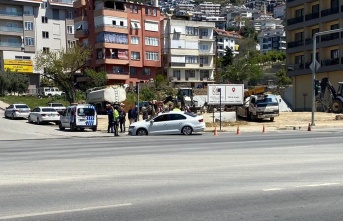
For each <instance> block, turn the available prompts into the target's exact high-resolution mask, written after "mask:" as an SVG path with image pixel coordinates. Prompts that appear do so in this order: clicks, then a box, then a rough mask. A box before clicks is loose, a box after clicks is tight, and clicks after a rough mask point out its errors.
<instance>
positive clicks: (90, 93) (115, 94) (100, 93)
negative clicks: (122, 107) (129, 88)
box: [86, 85, 126, 114]
mask: <svg viewBox="0 0 343 221" xmlns="http://www.w3.org/2000/svg"><path fill="white" fill-rule="evenodd" d="M86 96H87V98H86V101H87V103H89V104H92V105H94V106H95V109H96V111H97V113H98V114H106V104H114V103H121V102H124V101H125V100H126V90H125V88H124V87H122V86H120V85H109V86H105V87H97V88H92V89H89V90H87V93H86Z"/></svg>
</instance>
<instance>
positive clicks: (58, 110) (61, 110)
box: [47, 103, 66, 114]
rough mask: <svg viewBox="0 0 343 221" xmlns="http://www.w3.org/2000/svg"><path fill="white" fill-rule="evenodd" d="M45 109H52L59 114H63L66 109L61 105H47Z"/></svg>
mask: <svg viewBox="0 0 343 221" xmlns="http://www.w3.org/2000/svg"><path fill="white" fill-rule="evenodd" d="M47 107H52V108H54V109H55V110H56V111H57V112H58V113H59V114H63V112H64V111H65V109H66V107H65V106H64V105H63V104H61V103H48V105H47Z"/></svg>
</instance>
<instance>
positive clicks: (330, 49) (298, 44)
mask: <svg viewBox="0 0 343 221" xmlns="http://www.w3.org/2000/svg"><path fill="white" fill-rule="evenodd" d="M341 5H342V1H338V0H312V1H309V0H296V1H294V0H288V1H287V4H286V6H287V9H286V13H287V16H286V17H287V27H286V31H287V32H286V35H287V51H286V54H287V67H288V70H287V75H288V76H290V77H292V78H293V88H294V91H293V92H294V93H293V96H294V97H293V103H294V109H295V110H303V109H307V110H311V93H312V79H311V69H310V64H311V63H312V53H313V49H312V46H313V40H312V38H313V36H314V34H315V33H317V32H323V31H328V30H333V29H338V28H341V27H342V24H343V13H342V12H343V7H342V6H341ZM342 36H343V35H342V33H332V34H327V35H322V36H319V37H318V38H317V48H316V51H315V53H316V55H315V56H316V58H317V61H318V62H319V63H320V65H321V67H320V68H319V69H318V70H317V74H316V79H318V80H321V79H322V78H323V77H324V76H325V77H329V79H330V81H331V83H332V84H333V86H334V87H335V88H336V89H337V87H338V84H337V82H340V81H343V71H342V70H343V59H342V57H343V56H342V55H341V54H342V50H343V45H342ZM304 94H308V95H309V96H303V95H304ZM327 98H328V97H327Z"/></svg>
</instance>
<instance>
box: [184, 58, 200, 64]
mask: <svg viewBox="0 0 343 221" xmlns="http://www.w3.org/2000/svg"><path fill="white" fill-rule="evenodd" d="M186 63H187V64H197V63H198V57H197V56H186Z"/></svg>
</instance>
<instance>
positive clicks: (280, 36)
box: [258, 27, 286, 54]
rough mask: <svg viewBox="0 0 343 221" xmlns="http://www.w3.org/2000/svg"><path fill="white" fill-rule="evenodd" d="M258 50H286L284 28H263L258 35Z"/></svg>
mask: <svg viewBox="0 0 343 221" xmlns="http://www.w3.org/2000/svg"><path fill="white" fill-rule="evenodd" d="M258 40H259V44H260V46H261V48H260V52H261V54H262V53H267V52H268V51H284V52H286V32H285V30H284V28H283V27H282V28H277V29H265V30H263V31H261V32H260V34H259V35H258Z"/></svg>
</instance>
